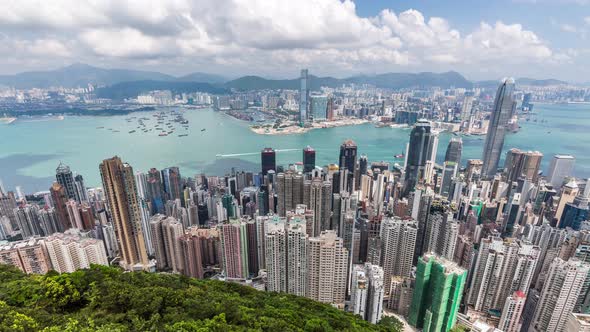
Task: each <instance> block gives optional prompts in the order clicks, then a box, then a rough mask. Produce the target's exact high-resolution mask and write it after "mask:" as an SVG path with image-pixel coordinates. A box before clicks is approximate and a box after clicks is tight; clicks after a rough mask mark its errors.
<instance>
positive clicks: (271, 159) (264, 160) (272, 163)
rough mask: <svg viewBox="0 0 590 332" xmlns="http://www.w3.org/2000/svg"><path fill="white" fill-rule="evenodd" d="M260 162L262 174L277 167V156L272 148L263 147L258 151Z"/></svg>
mask: <svg viewBox="0 0 590 332" xmlns="http://www.w3.org/2000/svg"><path fill="white" fill-rule="evenodd" d="M260 159H261V164H262V175H266V174H268V171H275V170H276V168H277V158H276V154H275V150H274V149H273V148H264V149H262V151H261V152H260Z"/></svg>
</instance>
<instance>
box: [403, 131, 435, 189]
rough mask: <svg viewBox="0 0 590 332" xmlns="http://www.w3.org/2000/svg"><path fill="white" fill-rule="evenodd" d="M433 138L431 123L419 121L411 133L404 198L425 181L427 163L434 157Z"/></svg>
mask: <svg viewBox="0 0 590 332" xmlns="http://www.w3.org/2000/svg"><path fill="white" fill-rule="evenodd" d="M433 138H434V134H433V132H432V130H431V128H430V122H428V120H425V119H420V120H418V122H416V125H415V126H414V128H413V129H412V132H411V133H410V146H409V147H408V157H407V158H408V159H407V160H408V162H407V164H406V175H405V176H406V179H405V183H404V196H405V195H407V194H408V193H409V192H410V191H411V190H413V189H414V187H415V186H416V184H417V183H418V182H420V181H422V180H424V175H425V171H426V161H427V160H428V159H429V158H430V157H431V155H432V148H433Z"/></svg>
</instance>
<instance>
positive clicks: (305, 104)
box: [299, 69, 309, 126]
mask: <svg viewBox="0 0 590 332" xmlns="http://www.w3.org/2000/svg"><path fill="white" fill-rule="evenodd" d="M308 110H309V77H308V75H307V69H302V70H301V77H300V86H299V124H300V125H301V126H303V125H304V124H305V122H306V121H307V116H308Z"/></svg>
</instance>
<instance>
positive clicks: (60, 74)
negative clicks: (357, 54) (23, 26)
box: [0, 64, 567, 99]
mask: <svg viewBox="0 0 590 332" xmlns="http://www.w3.org/2000/svg"><path fill="white" fill-rule="evenodd" d="M310 78H311V84H310V85H311V86H310V88H311V89H312V90H319V88H320V87H322V86H326V87H338V86H342V85H343V84H370V85H373V86H376V87H380V88H389V89H403V88H429V87H441V88H450V87H456V88H472V87H474V86H476V87H481V88H489V89H495V88H496V87H497V86H498V82H499V81H496V80H490V81H479V82H471V81H469V80H467V79H466V78H465V77H463V76H462V75H461V74H459V73H457V72H454V71H449V72H445V73H431V72H424V73H385V74H377V75H358V76H352V77H349V78H334V77H316V76H311V77H310ZM516 83H517V84H524V85H535V86H548V85H556V84H567V82H564V81H559V80H555V79H544V80H536V79H531V78H519V79H517V80H516ZM88 84H94V85H98V86H102V88H99V89H98V90H97V95H98V96H99V97H105V98H112V99H122V98H130V97H135V96H137V94H140V93H142V92H146V91H150V90H158V89H159V90H172V91H175V92H188V91H202V92H209V93H225V92H227V91H229V90H231V89H234V90H261V89H291V90H296V89H298V88H299V79H298V78H294V79H267V78H263V77H260V76H243V77H240V78H237V79H234V80H229V81H228V80H227V79H226V78H224V77H222V76H219V75H214V74H207V73H200V72H196V73H192V74H188V75H185V76H180V77H175V76H172V75H168V74H163V73H159V72H153V71H142V70H126V69H104V68H98V67H94V66H90V65H86V64H73V65H70V66H67V67H63V68H60V69H56V70H50V71H36V72H24V73H20V74H15V75H0V85H6V86H11V87H15V88H19V89H27V88H34V87H37V88H48V87H52V86H53V87H55V86H62V87H67V88H73V87H84V86H86V85H88Z"/></svg>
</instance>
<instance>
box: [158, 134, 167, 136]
mask: <svg viewBox="0 0 590 332" xmlns="http://www.w3.org/2000/svg"><path fill="white" fill-rule="evenodd" d="M158 136H168V134H167V133H160V134H158Z"/></svg>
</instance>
